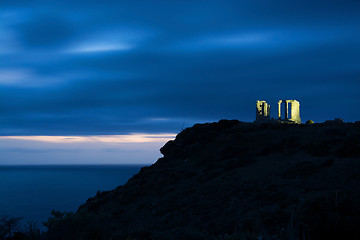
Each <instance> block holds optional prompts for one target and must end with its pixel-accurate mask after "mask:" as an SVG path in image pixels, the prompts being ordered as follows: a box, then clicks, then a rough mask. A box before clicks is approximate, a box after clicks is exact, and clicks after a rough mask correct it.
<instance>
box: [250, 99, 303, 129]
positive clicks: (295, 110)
mask: <svg viewBox="0 0 360 240" xmlns="http://www.w3.org/2000/svg"><path fill="white" fill-rule="evenodd" d="M282 105H283V106H284V118H282V116H281V112H282V111H281V106H282ZM255 121H256V122H261V121H276V122H285V123H286V122H288V123H297V124H301V118H300V103H299V101H297V100H280V101H279V102H278V119H276V120H275V119H274V118H270V105H269V104H267V102H265V101H259V100H257V102H256V120H255Z"/></svg>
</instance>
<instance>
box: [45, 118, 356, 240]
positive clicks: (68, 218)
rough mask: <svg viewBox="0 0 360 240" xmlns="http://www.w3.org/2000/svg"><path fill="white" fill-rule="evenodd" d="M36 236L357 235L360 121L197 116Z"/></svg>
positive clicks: (293, 238)
mask: <svg viewBox="0 0 360 240" xmlns="http://www.w3.org/2000/svg"><path fill="white" fill-rule="evenodd" d="M161 152H162V153H163V154H164V157H163V158H160V159H159V160H158V161H157V162H156V163H155V164H153V165H152V166H150V167H144V168H142V169H141V170H140V172H139V173H138V174H136V175H135V176H133V177H132V178H131V179H130V180H129V181H128V183H127V184H125V185H123V186H119V187H118V188H116V189H115V190H113V191H108V192H98V194H97V195H96V196H94V197H93V198H90V199H88V201H87V202H86V203H85V204H84V205H82V206H80V208H79V210H78V211H77V212H76V213H75V214H72V213H61V212H56V211H54V212H53V213H52V217H51V218H50V219H49V220H48V221H47V222H46V223H45V225H46V226H47V227H48V231H47V232H45V233H44V234H42V236H41V238H42V239H51V240H52V239H56V240H57V239H69V240H71V239H128V240H130V239H133V240H135V239H137V240H141V239H152V240H156V239H159V240H160V239H175V240H177V239H179V240H180V239H181V240H182V239H189V240H191V239H194V240H195V239H199V240H200V239H213V240H236V239H239V240H240V239H241V240H245V239H249V240H250V239H264V240H265V239H284V240H285V239H288V240H300V239H301V240H309V239H312V240H318V239H360V228H359V226H360V205H359V203H360V184H359V183H360V124H359V123H356V124H354V123H338V124H333V123H328V124H316V123H314V124H304V125H289V124H273V123H271V124H270V123H269V124H252V123H242V122H239V121H236V120H233V121H229V120H221V121H219V122H217V123H207V124H196V125H194V126H193V127H192V128H188V129H185V130H183V131H182V132H181V133H179V134H178V135H177V137H176V139H175V140H174V141H169V142H168V143H166V144H165V146H164V147H162V148H161Z"/></svg>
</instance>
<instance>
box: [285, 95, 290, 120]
mask: <svg viewBox="0 0 360 240" xmlns="http://www.w3.org/2000/svg"><path fill="white" fill-rule="evenodd" d="M285 119H286V120H287V119H289V101H287V100H285Z"/></svg>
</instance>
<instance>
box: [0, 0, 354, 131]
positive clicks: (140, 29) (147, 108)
mask: <svg viewBox="0 0 360 240" xmlns="http://www.w3.org/2000/svg"><path fill="white" fill-rule="evenodd" d="M0 6H1V8H0V9H1V10H0V13H4V14H2V17H1V19H0V20H1V22H0V34H1V33H3V32H4V33H7V34H10V33H11V34H12V35H6V36H12V38H10V37H7V38H2V37H1V35H0V40H1V41H3V42H4V45H3V46H13V45H11V44H9V43H8V42H6V41H10V40H11V39H12V40H13V42H16V43H17V45H16V46H17V48H14V49H10V48H9V49H3V48H1V46H0V113H1V116H0V135H21V134H25V135H31V134H36V135H39V134H46V135H72V134H85V135H86V134H90V135H91V134H124V133H131V132H152V133H156V132H177V131H179V129H180V128H181V127H182V126H183V125H185V126H189V125H191V124H193V123H196V122H198V121H215V120H218V119H221V118H238V119H240V120H243V121H252V120H253V118H254V102H255V101H256V100H257V99H265V100H268V101H269V102H270V103H271V104H272V105H273V106H275V105H274V104H275V102H276V101H277V100H278V99H284V98H285V99H298V100H299V101H300V103H301V109H302V112H301V115H302V118H303V119H304V120H307V119H310V118H311V119H313V120H315V121H324V120H326V119H331V118H334V117H343V118H344V119H345V120H347V121H354V120H358V119H359V117H360V115H359V113H358V112H356V111H353V109H356V108H357V106H358V105H359V104H360V97H359V94H358V90H357V89H359V87H360V83H359V81H358V79H359V77H360V71H359V62H358V56H359V54H360V45H359V44H358V43H359V40H360V34H359V31H358V29H359V27H360V26H359V22H360V15H359V14H358V12H359V9H360V3H358V2H355V1H313V2H312V3H307V2H297V3H294V2H291V3H290V2H288V1H277V2H276V3H275V2H273V1H251V2H241V1H221V2H220V1H196V2H194V1H171V2H167V1H151V2H150V1H131V2H128V3H123V2H119V1H107V2H106V3H103V2H99V1H80V0H77V1H37V2H34V1H31V2H29V1H25V2H24V1H2V2H1V3H0ZM3 36H4V35H3ZM14 46H15V45H14ZM5 50H6V51H5ZM272 113H273V115H275V109H273V111H272Z"/></svg>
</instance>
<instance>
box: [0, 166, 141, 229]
mask: <svg viewBox="0 0 360 240" xmlns="http://www.w3.org/2000/svg"><path fill="white" fill-rule="evenodd" d="M141 167H142V166H140V165H135V166H134V165H116V166H105V165H100V166H6V167H3V166H0V216H2V215H8V216H11V217H22V218H23V220H22V221H23V222H27V221H30V220H31V221H36V222H38V223H40V224H41V223H42V222H44V221H46V220H47V218H48V217H49V216H50V212H51V210H53V209H55V210H60V211H76V210H77V208H78V207H79V206H80V205H81V204H83V203H85V202H86V200H87V199H88V198H89V197H93V196H94V195H95V194H96V192H97V191H98V190H100V191H106V190H112V189H114V188H115V187H117V186H119V185H122V184H124V183H126V182H127V180H128V179H129V178H131V177H132V176H133V175H134V174H135V173H137V172H138V171H139V170H140V168H141Z"/></svg>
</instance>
